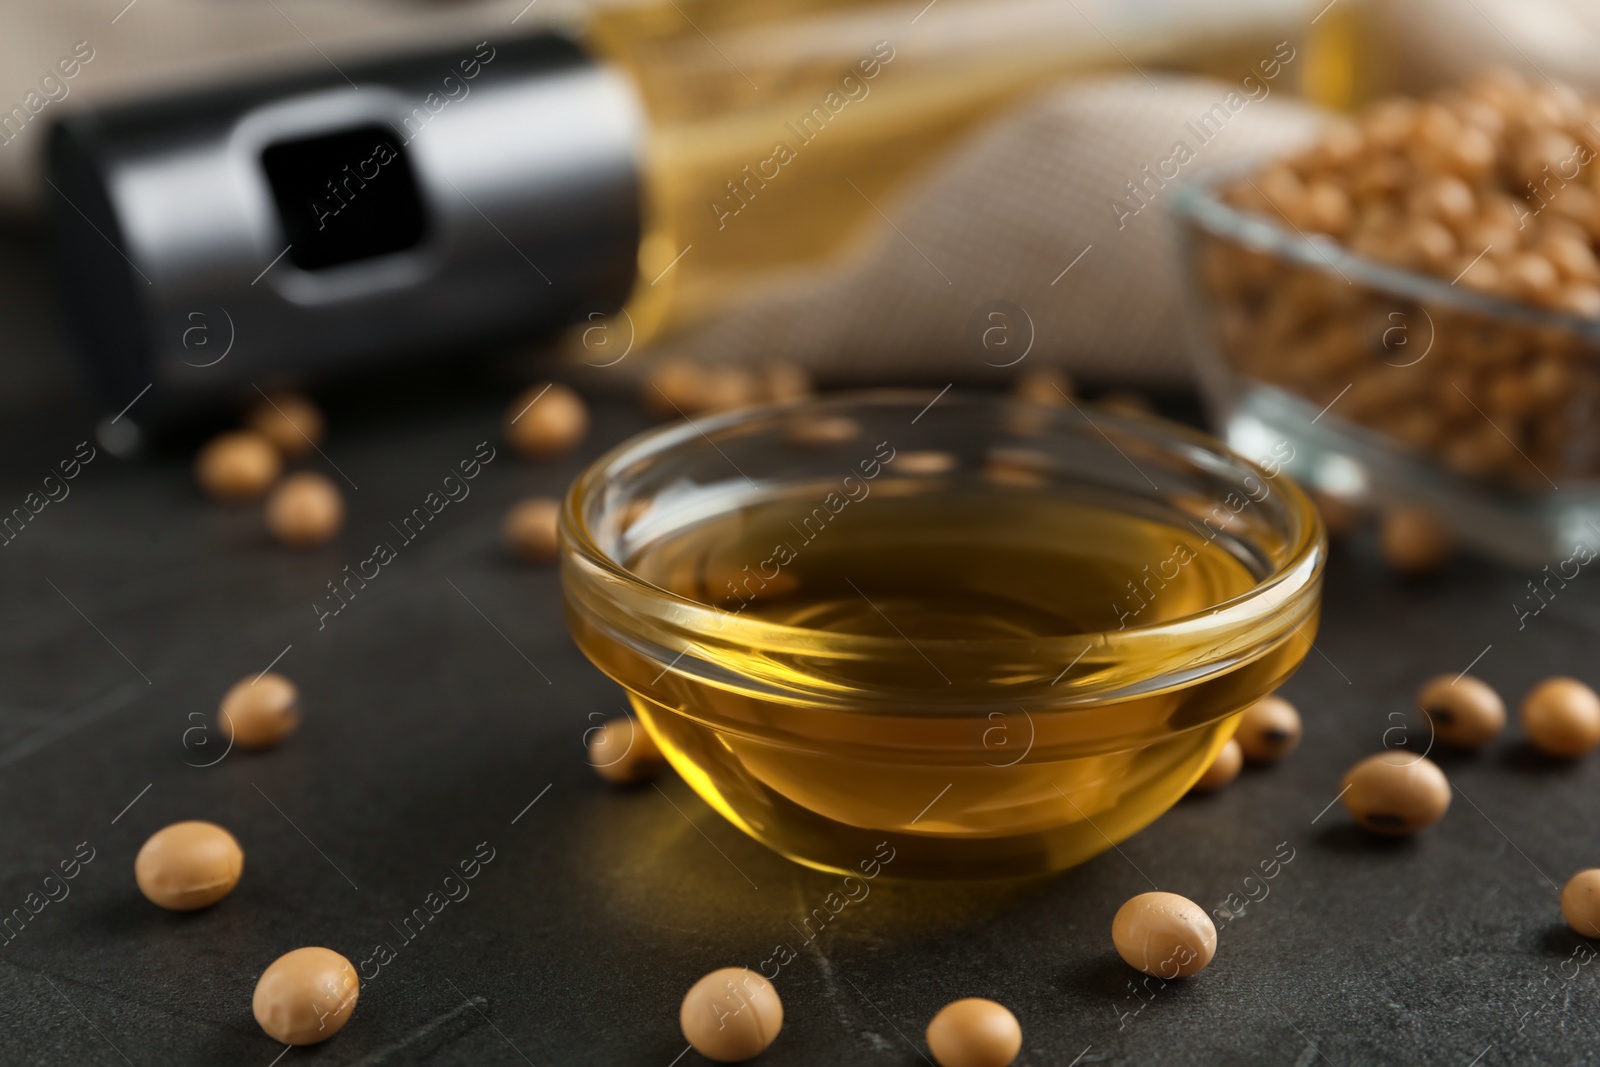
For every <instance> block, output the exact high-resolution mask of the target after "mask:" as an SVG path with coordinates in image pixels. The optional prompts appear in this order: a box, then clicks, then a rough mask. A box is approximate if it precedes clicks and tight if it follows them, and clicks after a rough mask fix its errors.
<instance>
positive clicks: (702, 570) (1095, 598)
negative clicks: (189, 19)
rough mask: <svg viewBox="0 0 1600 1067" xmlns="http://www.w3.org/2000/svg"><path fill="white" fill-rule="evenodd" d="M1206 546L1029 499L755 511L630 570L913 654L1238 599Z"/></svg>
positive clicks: (1159, 525) (1230, 571) (1090, 629)
mask: <svg viewBox="0 0 1600 1067" xmlns="http://www.w3.org/2000/svg"><path fill="white" fill-rule="evenodd" d="M835 500H836V506H837V502H838V501H843V500H845V498H844V497H843V496H842V494H838V495H836V497H835ZM1203 534H1204V535H1206V536H1202V535H1203ZM1212 535H1213V531H1211V530H1210V528H1208V527H1206V526H1204V525H1202V524H1201V523H1199V522H1195V523H1194V525H1193V526H1192V527H1191V526H1188V525H1182V526H1180V525H1175V524H1173V523H1168V522H1162V521H1158V520H1156V519H1152V518H1145V517H1142V516H1136V515H1130V514H1127V513H1125V512H1119V511H1115V510H1111V509H1109V508H1105V507H1095V506H1092V505H1085V504H1082V503H1078V502H1075V501H1072V500H1068V499H1064V498H1061V497H1058V496H1054V495H1050V494H1046V493H1042V492H1041V493H1027V492H1016V491H988V492H985V491H981V490H980V491H974V492H972V493H968V494H961V495H957V496H949V495H945V494H937V495H935V494H918V495H903V496H893V495H888V494H878V495H876V496H874V497H872V498H871V499H863V500H861V501H859V502H857V503H855V504H849V503H847V504H845V505H844V506H843V507H842V508H841V510H840V511H839V512H838V513H837V514H834V513H833V512H832V511H831V510H830V509H829V508H828V507H827V506H826V505H823V504H818V505H817V506H815V507H811V508H808V507H806V505H805V503H796V502H794V501H788V500H783V501H773V502H769V503H765V504H758V505H756V506H754V507H751V508H748V509H745V510H742V511H738V512H734V513H731V514H729V515H727V516H724V517H721V518H719V519H717V520H714V521H712V522H708V523H705V524H702V525H700V526H697V527H695V528H693V529H690V530H688V531H686V532H684V533H682V534H679V535H677V536H675V537H669V538H665V539H663V540H661V541H659V542H657V543H655V544H651V545H648V546H646V547H645V548H644V549H643V550H642V551H640V552H639V553H637V554H636V555H635V557H634V558H633V559H630V560H628V561H627V563H628V566H629V568H630V569H631V570H632V571H634V573H636V574H638V575H639V576H640V577H642V578H644V579H646V580H647V581H651V582H655V583H656V584H658V585H661V586H663V587H664V588H667V589H670V590H671V591H673V592H675V593H678V594H679V595H680V596H685V597H687V598H689V599H691V600H697V601H699V602H701V603H706V604H711V605H714V606H716V607H719V608H722V609H723V610H725V611H729V612H738V613H740V614H742V615H747V616H749V617H752V618H759V619H764V620H766V621H768V622H774V623H779V624H783V625H787V626H800V627H806V628H809V629H817V630H826V631H829V632H832V633H839V634H855V635H861V636H879V637H888V636H899V637H902V638H904V639H905V640H907V641H912V642H914V641H917V640H919V639H924V638H926V639H934V640H938V639H966V640H988V639H994V638H1017V637H1059V636H1066V635H1071V634H1087V633H1096V632H1098V631H1102V630H1120V629H1124V628H1126V627H1130V626H1147V625H1151V624H1153V623H1158V622H1165V621H1168V620H1170V619H1175V618H1180V617H1182V616H1185V615H1192V614H1194V613H1196V612H1200V611H1204V610H1205V609H1207V608H1208V607H1210V606H1212V605H1215V604H1219V603H1221V602H1223V601H1225V600H1229V599H1231V598H1233V597H1235V596H1239V595H1241V594H1243V593H1245V592H1247V591H1249V589H1250V588H1251V587H1252V586H1253V585H1254V584H1255V581H1256V579H1255V577H1254V575H1252V574H1251V573H1250V571H1249V569H1247V567H1246V566H1245V565H1244V563H1243V562H1241V561H1240V559H1238V558H1237V557H1235V556H1234V555H1232V554H1231V553H1230V552H1229V551H1228V550H1227V548H1226V547H1225V546H1224V543H1223V542H1221V541H1218V540H1214V539H1211V537H1212ZM784 560H787V561H788V562H787V563H784V562H783V561H784Z"/></svg>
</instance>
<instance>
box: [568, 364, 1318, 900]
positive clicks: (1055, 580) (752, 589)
mask: <svg viewBox="0 0 1600 1067" xmlns="http://www.w3.org/2000/svg"><path fill="white" fill-rule="evenodd" d="M930 399H933V398H931V397H930V395H929V394H926V393H901V392H893V393H866V394H856V395H850V396H843V397H837V398H832V399H824V400H812V401H805V402H802V403H800V404H796V405H788V406H780V407H769V408H756V409H749V410H745V411H738V412H733V413H730V414H727V415H723V416H721V417H717V418H709V419H706V420H704V421H700V422H696V423H679V424H676V425H672V426H668V427H666V428H662V429H657V430H653V431H650V432H648V433H645V434H643V435H641V436H639V437H636V438H634V439H632V440H630V441H628V442H626V443H625V444H623V445H621V446H619V447H618V448H616V449H614V450H612V451H611V452H610V453H608V454H607V455H605V456H604V457H602V458H601V459H599V460H598V461H596V462H595V463H594V465H593V466H591V467H590V468H589V469H588V470H587V471H586V472H585V473H584V474H583V475H582V476H580V477H579V478H578V480H577V481H576V483H574V485H573V487H572V489H571V491H570V493H569V494H568V496H567V500H566V505H565V508H564V510H563V514H562V520H561V523H562V525H561V539H562V555H561V561H562V580H563V586H564V589H565V597H566V608H567V618H568V624H569V626H570V628H571V630H572V634H573V636H574V638H575V639H576V640H577V643H578V646H579V647H580V648H581V649H582V650H583V651H584V653H585V654H586V655H587V656H588V657H589V658H590V659H591V660H592V661H593V662H594V663H595V664H596V665H597V666H599V667H600V669H601V670H603V671H605V673H606V674H608V675H609V676H611V677H612V678H613V679H615V680H616V681H617V682H619V683H620V684H621V685H622V686H623V688H624V689H626V690H627V692H628V694H629V696H630V699H631V701H632V705H633V708H634V710H635V711H636V712H637V714H638V717H639V719H640V720H642V721H643V722H644V723H645V725H646V726H647V727H648V729H649V731H650V733H651V735H652V736H653V737H654V738H655V740H656V741H657V742H658V743H659V744H660V746H661V749H662V751H663V752H664V753H665V754H666V757H667V759H668V760H669V761H670V762H671V763H672V765H673V767H674V768H676V769H677V771H678V772H679V774H681V775H682V776H683V778H684V780H685V781H686V782H688V783H689V785H690V786H691V787H693V789H694V790H695V791H696V792H697V793H699V794H700V796H702V797H703V798H704V799H705V800H706V801H707V802H708V803H709V804H710V805H711V806H712V807H714V808H715V809H716V810H717V811H718V812H720V813H721V814H722V815H723V816H725V817H726V818H727V819H728V820H729V821H731V822H732V823H734V825H736V826H738V827H739V828H740V829H742V830H744V831H745V832H746V833H748V834H750V835H751V836H752V837H755V838H756V839H758V840H760V841H762V842H764V843H765V844H767V845H769V846H770V847H772V848H774V849H776V850H777V851H778V852H780V853H782V854H783V855H785V856H788V857H789V858H791V859H794V860H796V861H798V862H800V863H804V864H807V865H809V866H812V867H816V868H820V869H823V870H830V871H835V872H847V873H857V874H860V873H864V872H867V871H869V870H870V871H871V872H872V873H879V872H880V871H881V873H884V874H887V875H889V876H891V877H901V878H984V877H1008V876H1020V875H1030V874H1038V873H1041V872H1045V871H1052V870H1057V869H1061V868H1064V867H1069V866H1071V865H1073V864H1076V863H1080V862H1082V861H1083V860H1085V859H1088V858H1089V857H1091V856H1093V855H1095V854H1096V853H1098V852H1100V851H1102V850H1103V849H1106V848H1109V847H1110V846H1111V845H1112V844H1113V843H1114V842H1116V841H1119V840H1121V839H1123V838H1125V837H1127V836H1128V835H1130V834H1132V833H1134V832H1136V831H1137V830H1139V829H1141V828H1142V827H1144V826H1145V825H1147V824H1148V823H1150V822H1151V821H1152V820H1153V819H1155V818H1156V817H1157V816H1159V815H1160V814H1161V813H1162V812H1164V811H1165V810H1166V809H1167V808H1168V807H1170V806H1171V805H1172V804H1173V803H1174V802H1176V801H1177V800H1178V799H1179V798H1180V797H1181V796H1183V794H1184V793H1185V792H1186V791H1187V790H1188V789H1189V787H1190V786H1191V785H1192V784H1193V783H1194V781H1195V780H1196V778H1198V777H1199V775H1200V774H1201V773H1202V772H1203V771H1204V770H1205V769H1206V767H1207V766H1208V765H1209V764H1210V762H1211V760H1212V758H1213V757H1214V756H1215V755H1216V753H1217V751H1218V750H1219V749H1220V748H1221V747H1222V746H1223V745H1224V744H1226V743H1227V741H1228V739H1229V738H1230V737H1231V736H1232V734H1233V731H1234V728H1235V726H1236V725H1237V719H1238V714H1239V712H1240V711H1241V710H1242V709H1243V708H1244V707H1246V706H1247V705H1249V704H1250V703H1252V702H1253V701H1255V700H1257V699H1259V698H1260V697H1261V696H1263V695H1265V694H1266V693H1269V692H1271V691H1272V690H1273V689H1275V688H1276V687H1277V686H1278V685H1279V684H1280V683H1281V682H1282V681H1283V680H1284V679H1285V678H1286V677H1287V676H1288V675H1289V674H1290V673H1291V672H1292V671H1293V670H1294V669H1295V668H1296V667H1297V666H1298V665H1299V663H1300V661H1301V660H1302V659H1303V658H1304V656H1305V655H1306V652H1307V650H1308V649H1309V648H1310V642H1311V640H1312V637H1313V635H1314V633H1315V630H1316V622H1317V611H1318V605H1319V603H1320V595H1321V576H1322V567H1323V562H1324V558H1325V555H1326V540H1325V538H1324V536H1323V532H1322V525H1321V522H1320V520H1319V518H1318V517H1317V514H1316V510H1315V508H1314V507H1313V506H1312V505H1311V503H1310V501H1309V499H1308V498H1307V497H1306V495H1305V494H1304V493H1303V492H1302V491H1301V490H1300V489H1299V488H1298V487H1297V486H1295V485H1294V484H1293V483H1292V482H1291V481H1290V479H1289V478H1288V477H1286V476H1284V475H1283V474H1282V472H1281V469H1280V463H1279V459H1278V458H1277V457H1276V456H1274V455H1273V454H1272V453H1271V452H1270V451H1269V452H1268V453H1267V454H1265V456H1264V460H1265V462H1264V463H1263V464H1262V465H1260V466H1257V465H1256V464H1253V463H1250V462H1248V461H1246V460H1244V459H1241V458H1240V457H1238V456H1237V455H1234V454H1232V453H1230V452H1229V451H1227V450H1226V449H1225V448H1224V447H1223V446H1222V445H1221V444H1219V443H1218V442H1216V441H1214V440H1212V439H1210V438H1208V437H1205V436H1203V435H1201V434H1199V433H1195V432H1192V431H1190V430H1187V429H1184V428H1182V427H1178V426H1174V425H1171V424H1167V423H1163V422H1160V421H1159V420H1155V419H1146V418H1139V417H1118V416H1113V415H1111V414H1103V413H1099V412H1092V413H1085V412H1084V411H1083V410H1081V409H1078V408H1076V407H1074V406H1068V407H1059V408H1056V407H1045V406H1041V405H1035V404H1029V403H1025V402H1020V401H1014V400H1007V399H1001V398H997V397H989V396H974V397H965V396H962V395H961V394H959V393H955V394H950V395H944V396H941V397H939V398H937V401H936V402H934V403H932V404H931V405H930Z"/></svg>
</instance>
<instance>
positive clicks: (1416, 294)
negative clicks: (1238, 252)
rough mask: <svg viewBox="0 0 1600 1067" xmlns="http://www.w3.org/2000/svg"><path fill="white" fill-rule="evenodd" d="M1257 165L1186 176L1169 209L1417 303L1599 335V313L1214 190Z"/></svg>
mask: <svg viewBox="0 0 1600 1067" xmlns="http://www.w3.org/2000/svg"><path fill="white" fill-rule="evenodd" d="M1261 166H1262V164H1261V162H1260V161H1251V162H1249V163H1244V164H1231V165H1229V166H1226V167H1218V168H1217V169H1216V170H1214V171H1211V172H1209V173H1207V174H1205V175H1204V176H1202V177H1199V178H1196V179H1195V180H1194V181H1192V182H1186V183H1185V184H1183V185H1180V186H1179V187H1178V188H1177V190H1176V191H1175V193H1174V196H1173V198H1172V201H1171V207H1170V208H1169V210H1170V212H1171V213H1172V215H1173V216H1175V217H1177V218H1179V219H1183V220H1185V221H1188V222H1191V223H1193V224H1194V225H1196V226H1198V227H1199V228H1200V229H1202V230H1204V231H1206V232H1207V233H1209V234H1211V235H1212V236H1213V237H1221V238H1224V239H1226V240H1228V241H1231V242H1232V243H1234V244H1236V245H1241V246H1243V247H1245V248H1248V249H1250V250H1251V251H1254V252H1265V253H1268V254H1271V255H1274V256H1276V257H1278V258H1279V259H1285V260H1289V261H1290V262H1293V263H1296V264H1299V265H1300V266H1307V267H1313V268H1315V269H1317V270H1320V271H1321V272H1322V273H1324V274H1336V275H1338V276H1339V277H1340V278H1341V279H1342V280H1344V281H1349V282H1354V283H1357V284H1360V285H1364V286H1366V287H1367V288H1369V289H1382V290H1385V291H1387V292H1391V293H1394V294H1396V295H1398V296H1403V297H1407V298H1410V299H1412V300H1415V301H1417V302H1418V303H1431V304H1443V305H1447V306H1450V307H1454V308H1458V309H1460V310H1463V311H1471V312H1475V313H1477V314H1480V315H1488V316H1494V317H1497V318H1503V319H1511V320H1514V321H1517V322H1522V323H1526V324H1528V325H1530V326H1535V327H1544V328H1556V329H1560V330H1564V331H1566V332H1568V333H1574V334H1579V335H1581V336H1583V337H1585V338H1588V339H1590V340H1592V341H1595V342H1597V343H1600V319H1590V318H1585V317H1583V316H1582V315H1575V314H1573V313H1571V312H1568V311H1556V310H1552V309H1550V308H1542V307H1538V306H1537V305H1534V304H1525V303H1522V302H1520V301H1516V300H1512V299H1510V298H1509V297H1503V296H1492V295H1490V294H1488V293H1480V292H1478V291H1477V290H1475V289H1464V288H1462V287H1460V286H1458V285H1455V284H1453V283H1452V282H1447V281H1445V280H1444V279H1442V278H1438V277H1435V276H1434V275H1431V274H1423V273H1422V272H1420V271H1415V270H1411V269H1409V268H1407V267H1395V266H1390V265H1389V264H1386V263H1380V262H1379V261H1378V260H1375V259H1370V258H1368V257H1367V256H1363V255H1361V254H1360V253H1357V252H1354V251H1351V250H1350V249H1349V248H1347V247H1346V246H1345V245H1343V244H1341V243H1340V242H1339V241H1338V240H1336V239H1335V238H1333V237H1329V236H1327V235H1325V234H1315V235H1313V234H1306V233H1303V232H1300V231H1298V230H1295V229H1293V228H1292V227H1289V226H1288V225H1287V221H1286V220H1282V219H1274V218H1271V217H1270V216H1267V215H1259V214H1256V213H1255V212H1253V211H1247V210H1245V209H1244V208H1238V207H1234V206H1233V205H1232V204H1228V203H1225V202H1224V201H1223V200H1222V199H1221V198H1220V196H1219V195H1218V192H1219V190H1220V189H1221V187H1222V186H1223V185H1226V184H1227V183H1228V182H1230V181H1233V180H1236V179H1238V178H1241V177H1245V176H1247V175H1250V174H1253V173H1255V172H1257V171H1259V170H1260V169H1261Z"/></svg>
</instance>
